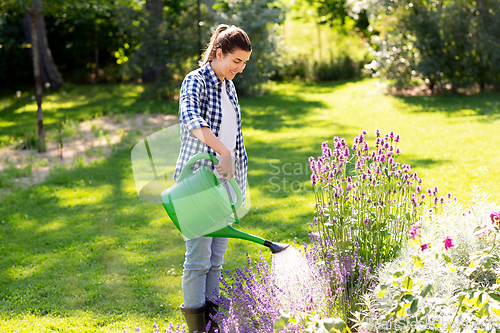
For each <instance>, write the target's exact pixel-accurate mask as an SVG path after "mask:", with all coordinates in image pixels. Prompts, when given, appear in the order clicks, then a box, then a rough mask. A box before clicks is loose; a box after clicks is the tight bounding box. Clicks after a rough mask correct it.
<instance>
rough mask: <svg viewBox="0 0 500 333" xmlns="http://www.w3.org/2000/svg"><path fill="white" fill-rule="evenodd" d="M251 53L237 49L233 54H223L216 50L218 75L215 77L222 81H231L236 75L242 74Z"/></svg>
mask: <svg viewBox="0 0 500 333" xmlns="http://www.w3.org/2000/svg"><path fill="white" fill-rule="evenodd" d="M251 53H252V52H247V51H243V50H241V49H237V50H236V51H234V52H233V53H230V52H228V53H226V54H224V53H223V52H222V50H221V49H218V50H217V53H216V56H217V57H216V58H217V62H218V69H219V73H217V72H216V74H217V76H218V77H219V78H220V79H221V80H222V79H223V78H225V79H228V80H232V79H234V77H235V76H236V74H237V73H241V72H243V70H244V69H245V66H246V64H247V62H248V60H249V59H250V54H251Z"/></svg>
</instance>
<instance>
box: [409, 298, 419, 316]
mask: <svg viewBox="0 0 500 333" xmlns="http://www.w3.org/2000/svg"><path fill="white" fill-rule="evenodd" d="M417 310H418V298H416V299H414V300H413V302H412V303H411V306H410V309H409V310H408V313H409V314H414V313H415V312H417Z"/></svg>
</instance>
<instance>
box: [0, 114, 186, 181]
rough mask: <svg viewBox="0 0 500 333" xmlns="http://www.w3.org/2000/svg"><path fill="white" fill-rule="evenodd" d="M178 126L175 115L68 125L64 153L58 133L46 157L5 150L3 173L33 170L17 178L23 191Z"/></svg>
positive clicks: (0, 155)
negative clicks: (125, 143) (125, 144)
mask: <svg viewBox="0 0 500 333" xmlns="http://www.w3.org/2000/svg"><path fill="white" fill-rule="evenodd" d="M178 122H179V118H178V117H177V116H175V115H164V114H154V115H144V114H137V115H134V116H133V117H130V118H125V117H124V116H123V115H117V116H113V117H108V116H104V117H101V118H99V119H93V120H90V121H83V122H80V123H76V124H66V126H65V129H64V131H62V133H66V134H65V135H62V134H61V136H62V150H61V149H60V148H59V147H58V146H59V144H58V142H59V134H58V133H52V136H48V137H47V151H46V152H45V153H38V152H37V151H35V150H26V149H14V147H4V148H2V149H0V171H5V170H6V169H8V168H9V169H12V168H17V169H18V170H26V169H31V172H29V171H28V173H31V175H29V176H28V177H26V176H22V175H21V176H20V177H15V176H13V178H14V179H13V181H14V183H16V184H19V185H21V186H23V187H26V186H31V185H33V184H37V183H40V182H42V181H44V180H45V178H46V177H47V175H48V174H49V172H50V170H51V169H52V168H54V167H55V166H57V167H66V168H70V167H71V166H72V165H74V164H75V163H76V161H78V159H80V160H81V161H84V162H85V163H91V162H92V161H94V160H96V159H102V158H104V157H106V156H108V155H109V154H110V153H111V152H112V150H113V147H117V146H118V145H119V144H120V143H121V142H122V141H123V140H124V139H126V140H128V141H129V142H133V141H130V140H135V141H139V140H141V139H142V138H144V137H146V136H148V135H149V134H152V133H154V132H156V131H158V130H160V129H162V128H165V127H168V126H171V125H174V124H176V123H178ZM61 154H62V158H61ZM83 158H84V160H83ZM21 174H22V172H21Z"/></svg>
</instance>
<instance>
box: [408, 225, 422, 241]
mask: <svg viewBox="0 0 500 333" xmlns="http://www.w3.org/2000/svg"><path fill="white" fill-rule="evenodd" d="M408 237H410V238H412V239H415V238H417V237H420V226H419V225H414V226H411V227H410V231H409V232H408Z"/></svg>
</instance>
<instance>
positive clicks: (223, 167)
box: [215, 156, 234, 180]
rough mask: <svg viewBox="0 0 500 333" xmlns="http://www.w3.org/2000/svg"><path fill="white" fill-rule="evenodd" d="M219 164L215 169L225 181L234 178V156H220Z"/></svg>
mask: <svg viewBox="0 0 500 333" xmlns="http://www.w3.org/2000/svg"><path fill="white" fill-rule="evenodd" d="M218 159H219V164H217V165H216V166H215V169H216V170H217V172H218V173H219V175H221V176H222V177H223V178H224V179H225V180H229V179H231V177H234V171H233V165H234V163H233V157H232V156H219V158H218Z"/></svg>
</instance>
